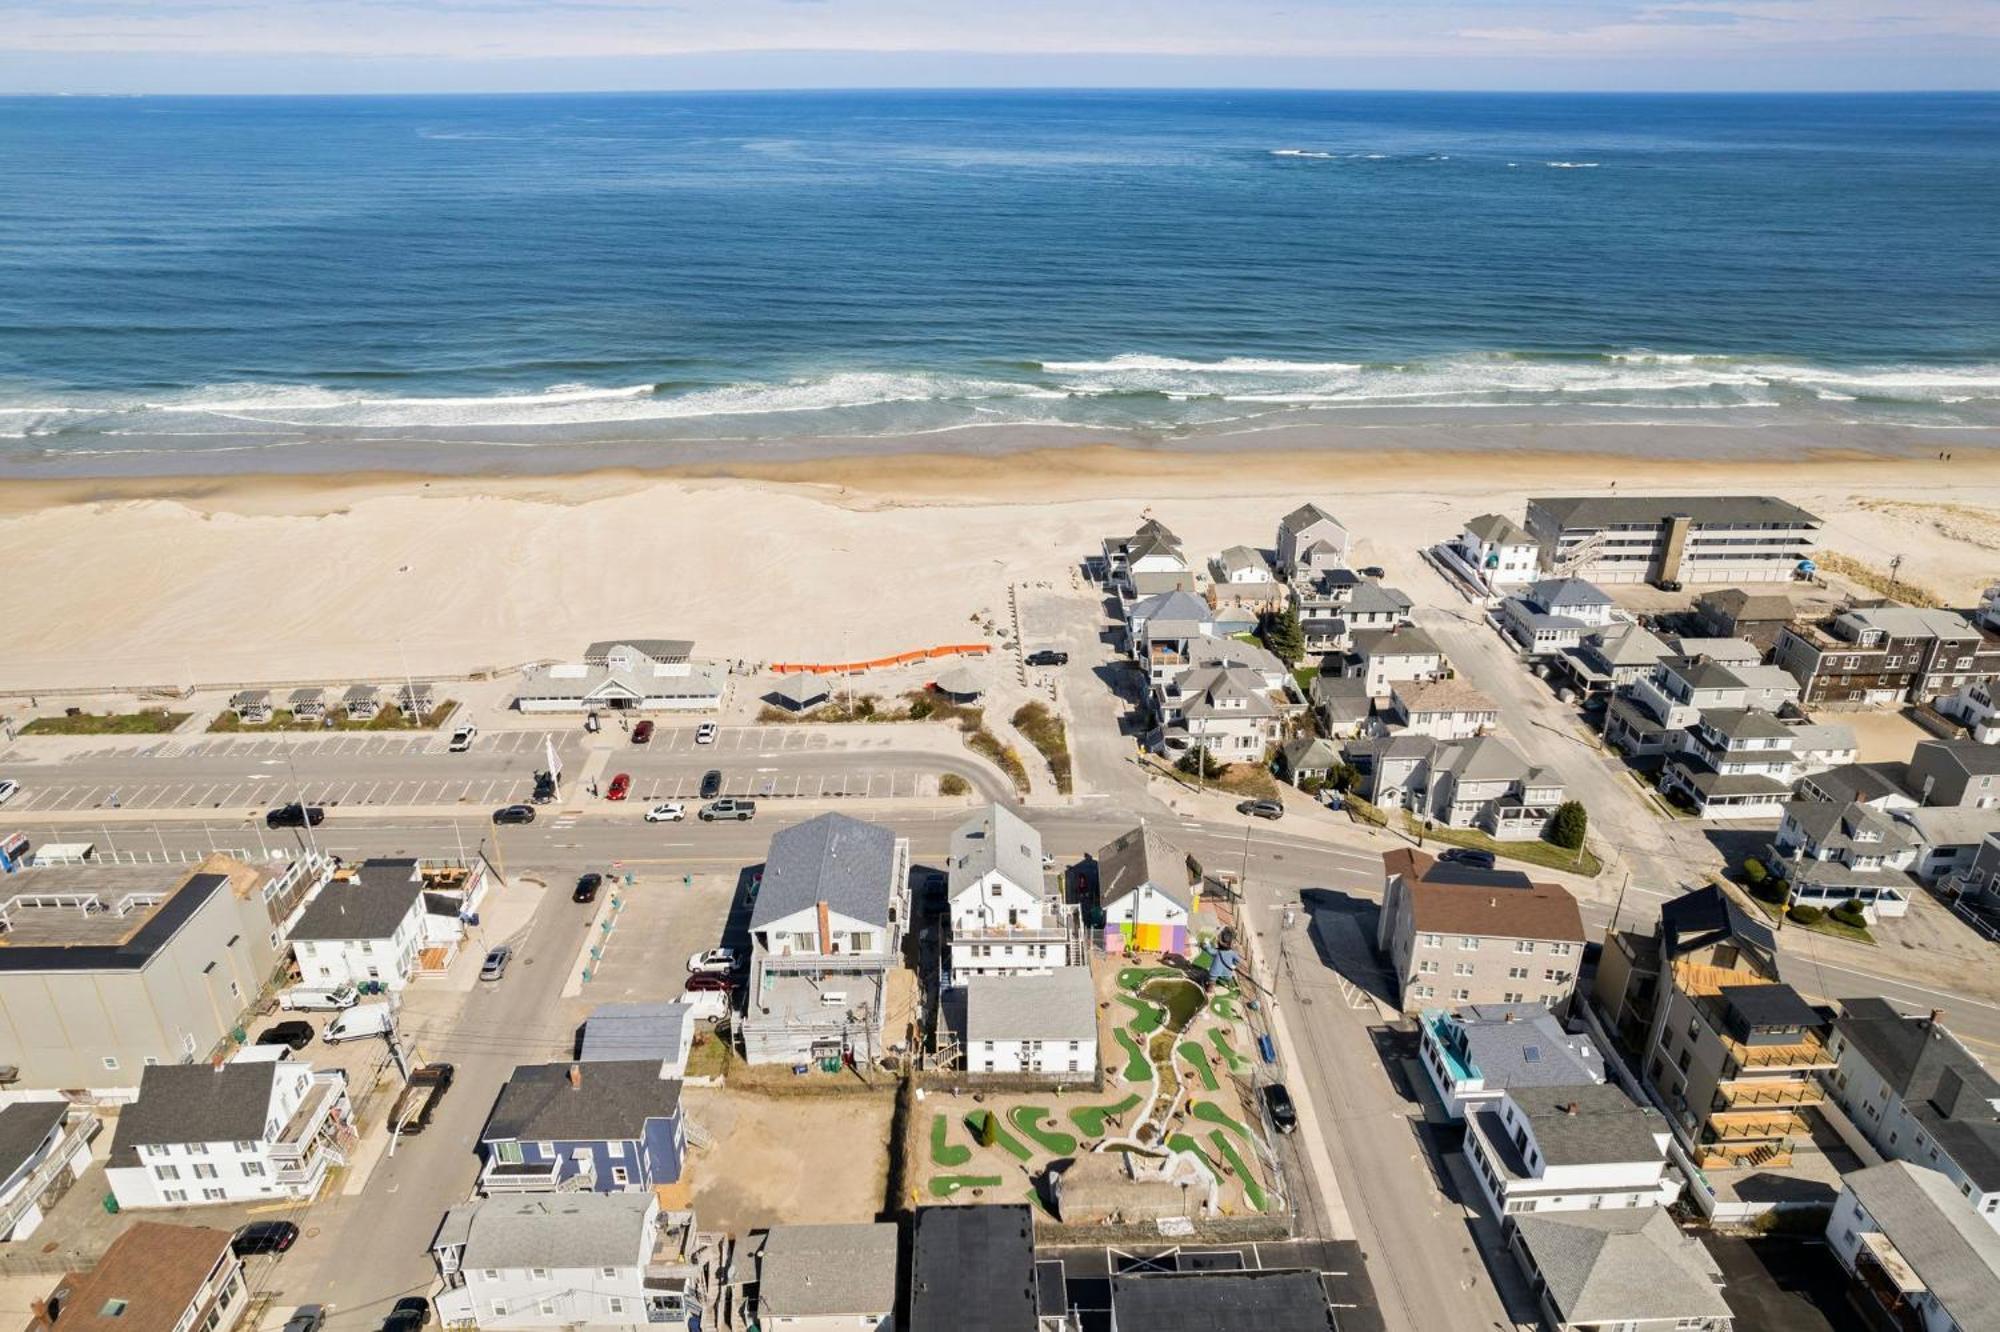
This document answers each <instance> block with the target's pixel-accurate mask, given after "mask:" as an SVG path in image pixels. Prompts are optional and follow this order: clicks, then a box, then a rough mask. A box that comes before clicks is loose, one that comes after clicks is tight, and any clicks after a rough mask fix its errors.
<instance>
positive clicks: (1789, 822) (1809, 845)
mask: <svg viewBox="0 0 2000 1332" xmlns="http://www.w3.org/2000/svg"><path fill="white" fill-rule="evenodd" d="M1784 810H1785V813H1784V817H1783V818H1782V819H1781V820H1780V821H1779V823H1778V834H1777V836H1776V837H1775V838H1774V839H1773V840H1772V843H1771V846H1770V848H1769V850H1768V851H1767V855H1766V858H1767V865H1766V868H1768V869H1770V870H1771V871H1772V872H1773V873H1779V874H1782V875H1783V876H1784V877H1785V881H1786V882H1787V883H1788V884H1790V885H1791V892H1790V895H1789V896H1788V897H1787V899H1786V901H1787V904H1788V905H1795V904H1798V903H1801V902H1803V903H1805V904H1806V905H1808V906H1816V907H1819V908H1820V909H1821V910H1829V909H1831V908H1833V907H1837V906H1839V905H1840V904H1841V903H1843V902H1859V903H1861V905H1862V909H1863V911H1864V912H1865V913H1866V915H1867V916H1868V919H1869V920H1871V921H1873V920H1877V919H1880V918H1883V917H1895V916H1901V915H1904V914H1906V913H1907V912H1908V911H1909V909H1910V902H1909V898H1910V893H1911V890H1912V889H1913V888H1914V886H1915V885H1913V884H1912V883H1911V882H1910V876H1909V874H1908V873H1906V871H1907V870H1909V869H1910V868H1911V867H1912V866H1914V865H1915V864H1916V861H1917V850H1918V843H1917V837H1916V835H1915V834H1914V833H1913V832H1912V831H1911V830H1910V828H1909V827H1908V826H1907V825H1905V824H1904V823H1902V822H1900V821H1899V820H1897V819H1896V817H1895V816H1894V815H1892V814H1890V813H1889V812H1888V811H1887V810H1881V809H1877V808H1875V807H1874V806H1873V805H1864V804H1860V803H1859V802H1851V803H1848V804H1845V805H1842V804H1837V803H1835V802H1834V801H1831V800H1793V801H1791V802H1790V803H1789V804H1787V805H1786V806H1785V807H1784Z"/></svg>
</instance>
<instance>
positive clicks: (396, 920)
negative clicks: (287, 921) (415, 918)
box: [292, 860, 424, 942]
mask: <svg viewBox="0 0 2000 1332" xmlns="http://www.w3.org/2000/svg"><path fill="white" fill-rule="evenodd" d="M423 891H424V885H423V880H422V879H421V878H419V877H417V862H416V861H414V860H386V861H375V860H371V861H364V862H363V863H362V864H361V866H360V867H359V868H358V869H357V870H356V874H355V879H354V882H352V883H343V882H342V881H340V880H339V879H335V880H334V881H333V882H332V883H329V884H327V885H326V887H324V888H322V889H320V891H319V896H318V897H315V898H314V899H313V900H312V902H311V903H310V904H309V905H308V906H307V907H306V909H305V913H304V914H303V915H301V916H300V917H299V923H298V924H297V925H294V926H293V927H292V939H293V941H294V942H297V941H299V940H301V939H303V940H306V941H308V942H319V941H330V940H340V939H387V938H388V937H389V936H391V935H393V934H394V933H395V932H396V927H397V926H398V925H401V924H402V923H403V919H404V918H405V917H406V916H408V915H409V914H410V909H411V908H412V907H414V906H416V905H417V899H418V898H420V897H422V896H423Z"/></svg>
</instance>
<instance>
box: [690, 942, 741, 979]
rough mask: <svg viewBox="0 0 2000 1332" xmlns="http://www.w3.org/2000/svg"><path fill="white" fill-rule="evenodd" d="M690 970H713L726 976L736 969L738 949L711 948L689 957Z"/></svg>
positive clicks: (719, 974)
mask: <svg viewBox="0 0 2000 1332" xmlns="http://www.w3.org/2000/svg"><path fill="white" fill-rule="evenodd" d="M688 970H689V971H690V972H712V973H714V974H716V975H718V976H726V975H728V974H729V973H730V972H732V971H734V970H736V950H735V949H734V948H710V949H708V950H706V951H704V952H700V953H696V954H694V955H693V956H692V957H690V958H688Z"/></svg>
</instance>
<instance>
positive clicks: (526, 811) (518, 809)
mask: <svg viewBox="0 0 2000 1332" xmlns="http://www.w3.org/2000/svg"><path fill="white" fill-rule="evenodd" d="M493 821H494V822H495V823H533V822H534V821H535V807H534V806H533V805H502V806H501V807H500V808H498V809H496V810H494V811H493Z"/></svg>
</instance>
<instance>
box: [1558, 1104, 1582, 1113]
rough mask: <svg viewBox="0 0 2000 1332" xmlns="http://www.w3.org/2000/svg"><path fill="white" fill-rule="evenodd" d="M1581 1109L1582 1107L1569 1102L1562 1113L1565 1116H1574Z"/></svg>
mask: <svg viewBox="0 0 2000 1332" xmlns="http://www.w3.org/2000/svg"><path fill="white" fill-rule="evenodd" d="M1582 1108H1583V1107H1582V1106H1580V1105H1578V1104H1577V1103H1576V1102H1575V1101H1571V1102H1570V1103H1569V1104H1568V1105H1566V1106H1564V1107H1563V1113H1564V1114H1566V1115H1574V1114H1575V1113H1576V1112H1577V1111H1579V1110H1581V1109H1582Z"/></svg>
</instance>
